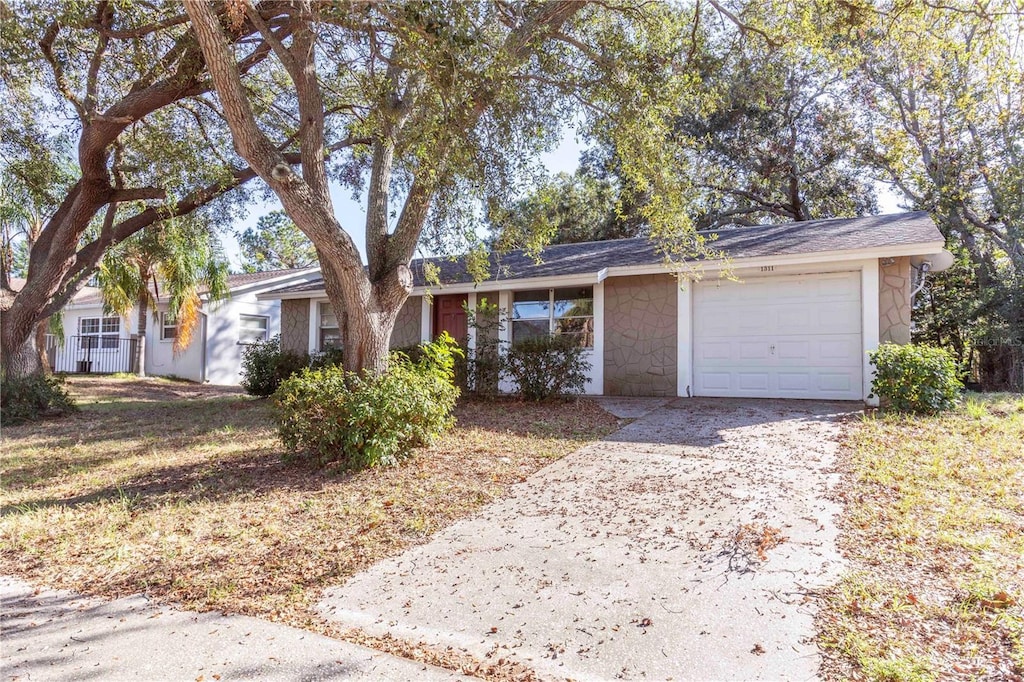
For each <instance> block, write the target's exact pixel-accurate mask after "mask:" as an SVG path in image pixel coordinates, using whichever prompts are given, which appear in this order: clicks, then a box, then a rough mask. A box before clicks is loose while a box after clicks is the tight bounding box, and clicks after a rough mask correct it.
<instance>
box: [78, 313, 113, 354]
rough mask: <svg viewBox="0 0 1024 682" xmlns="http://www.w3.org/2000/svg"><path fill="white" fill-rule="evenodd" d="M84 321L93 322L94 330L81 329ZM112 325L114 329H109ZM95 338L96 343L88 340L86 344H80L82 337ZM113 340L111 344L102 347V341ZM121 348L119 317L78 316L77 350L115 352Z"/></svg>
mask: <svg viewBox="0 0 1024 682" xmlns="http://www.w3.org/2000/svg"><path fill="white" fill-rule="evenodd" d="M85 322H95V323H96V331H94V332H92V331H90V332H87V331H83V329H82V328H83V327H84V326H85V325H84V323H85ZM110 326H113V327H114V329H113V330H111V329H109V327H110ZM87 338H88V339H96V345H95V346H94V345H92V343H93V342H92V341H88V342H87V344H88V346H83V345H82V340H83V339H87ZM107 340H113V345H111V346H106V347H104V345H103V344H104V342H105V341H107ZM120 348H121V318H120V317H118V316H116V315H113V316H105V317H80V318H78V350H91V351H104V352H108V353H109V352H114V353H116V352H117V351H118V350H120Z"/></svg>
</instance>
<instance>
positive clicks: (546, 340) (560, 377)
mask: <svg viewBox="0 0 1024 682" xmlns="http://www.w3.org/2000/svg"><path fill="white" fill-rule="evenodd" d="M584 350H585V349H583V348H582V347H580V345H579V342H578V340H577V339H575V338H574V337H571V336H543V337H536V338H527V339H523V340H522V341H518V342H516V343H514V344H512V347H511V348H509V349H508V354H507V355H506V357H505V362H504V368H503V371H504V372H505V375H506V376H507V377H508V378H509V379H511V380H512V381H514V382H515V383H516V384H518V386H519V393H520V395H522V396H523V397H524V398H526V399H527V400H550V399H551V398H559V397H567V396H572V395H577V394H580V393H582V392H583V388H584V386H586V383H587V373H588V372H589V371H590V362H589V361H588V360H587V359H586V358H585V357H584V355H583V354H584Z"/></svg>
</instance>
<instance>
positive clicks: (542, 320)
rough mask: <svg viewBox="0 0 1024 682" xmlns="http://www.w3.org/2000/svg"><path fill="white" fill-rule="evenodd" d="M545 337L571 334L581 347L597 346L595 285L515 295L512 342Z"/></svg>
mask: <svg viewBox="0 0 1024 682" xmlns="http://www.w3.org/2000/svg"><path fill="white" fill-rule="evenodd" d="M542 336H568V337H572V338H573V339H574V340H575V341H576V344H577V345H579V346H580V347H581V348H593V347H594V289H593V287H564V288H560V289H536V290H533V291H520V292H516V293H515V294H513V296H512V343H516V342H518V341H522V340H524V339H531V338H537V337H542Z"/></svg>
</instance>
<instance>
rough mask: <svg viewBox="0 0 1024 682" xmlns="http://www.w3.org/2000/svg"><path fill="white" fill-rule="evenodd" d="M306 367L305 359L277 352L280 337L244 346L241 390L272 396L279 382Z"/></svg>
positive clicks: (251, 393)
mask: <svg viewBox="0 0 1024 682" xmlns="http://www.w3.org/2000/svg"><path fill="white" fill-rule="evenodd" d="M308 365H309V356H308V355H306V354H305V353H296V352H295V351H290V350H281V337H280V336H279V335H275V336H272V337H270V339H269V340H267V341H257V342H256V343H251V344H249V345H248V346H246V348H245V351H244V352H243V353H242V388H244V389H245V392H246V393H248V394H249V395H258V396H261V397H266V396H268V395H273V394H274V391H276V390H277V387H278V386H280V385H281V382H282V381H284V380H285V379H287V378H288V377H290V376H291V375H292V374H295V373H296V372H298V371H299V370H300V369H302V368H304V367H306V366H308Z"/></svg>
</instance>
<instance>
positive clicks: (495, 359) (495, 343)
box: [455, 298, 505, 396]
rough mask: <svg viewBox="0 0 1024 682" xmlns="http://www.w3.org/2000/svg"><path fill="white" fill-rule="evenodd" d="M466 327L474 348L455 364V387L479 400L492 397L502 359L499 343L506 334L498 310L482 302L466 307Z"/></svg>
mask: <svg viewBox="0 0 1024 682" xmlns="http://www.w3.org/2000/svg"><path fill="white" fill-rule="evenodd" d="M466 323H467V326H468V327H469V328H470V329H472V330H473V331H474V333H475V336H476V344H475V347H474V348H472V349H466V352H465V354H464V355H463V356H462V357H461V358H458V359H457V360H456V363H455V379H456V383H457V384H458V385H459V386H460V387H462V388H463V389H464V390H466V391H469V392H471V393H474V394H476V395H479V396H494V395H497V394H498V392H499V385H500V381H499V380H500V379H501V372H502V368H503V367H504V366H505V358H504V356H503V355H502V353H501V346H502V343H501V341H500V340H499V339H500V338H501V334H502V332H504V331H505V324H504V322H503V321H502V319H501V314H500V311H499V309H498V306H497V305H496V304H494V303H491V302H489V301H488V300H487V299H486V298H481V299H480V300H479V302H478V303H477V305H476V308H469V307H468V306H467V307H466Z"/></svg>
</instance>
